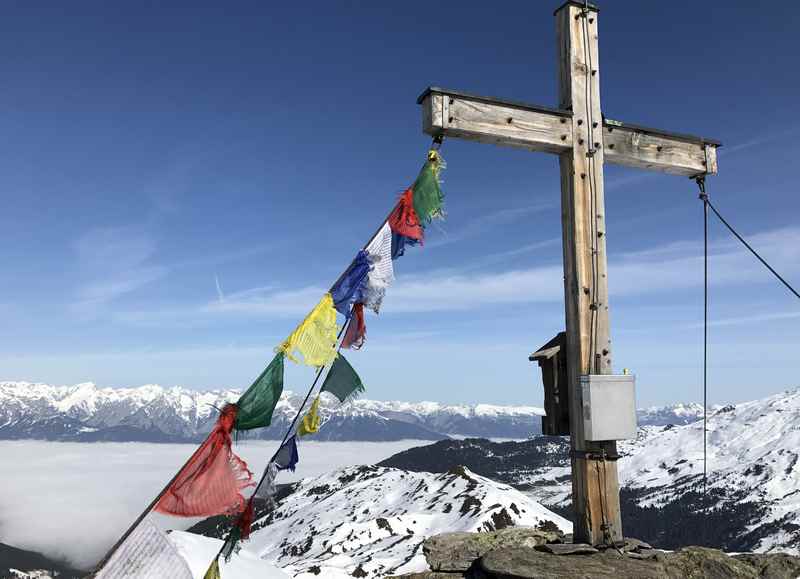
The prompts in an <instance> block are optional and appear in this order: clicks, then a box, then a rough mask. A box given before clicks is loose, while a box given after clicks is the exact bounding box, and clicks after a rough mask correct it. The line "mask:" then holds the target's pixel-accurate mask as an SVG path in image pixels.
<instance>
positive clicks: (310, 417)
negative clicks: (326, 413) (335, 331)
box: [297, 356, 341, 436]
mask: <svg viewBox="0 0 800 579" xmlns="http://www.w3.org/2000/svg"><path fill="white" fill-rule="evenodd" d="M339 357H341V356H339ZM337 360H338V358H337ZM335 363H336V360H334V364H335ZM318 431H319V396H317V397H316V398H314V402H312V403H311V408H310V409H309V411H308V414H306V415H305V416H303V420H302V421H300V427H299V428H298V429H297V434H298V435H299V436H306V435H308V434H314V433H315V432H318Z"/></svg>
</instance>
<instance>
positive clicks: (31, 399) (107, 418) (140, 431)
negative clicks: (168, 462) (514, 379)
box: [0, 382, 542, 442]
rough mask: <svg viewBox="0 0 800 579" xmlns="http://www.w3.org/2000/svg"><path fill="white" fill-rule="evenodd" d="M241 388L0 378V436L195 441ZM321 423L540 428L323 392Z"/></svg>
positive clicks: (288, 401)
mask: <svg viewBox="0 0 800 579" xmlns="http://www.w3.org/2000/svg"><path fill="white" fill-rule="evenodd" d="M239 395H240V391H239V390H230V389H228V390H224V389H222V390H211V391H207V392H200V391H196V390H190V389H187V388H181V387H173V388H163V387H161V386H157V385H146V386H141V387H139V388H117V389H115V388H98V387H97V386H95V385H94V384H92V383H85V384H78V385H75V386H50V385H48V384H38V383H30V382H0V439H19V438H35V439H46V440H78V441H97V440H115V441H128V440H136V441H151V442H177V441H184V440H198V439H199V438H201V437H202V436H203V435H204V434H205V433H206V432H208V430H209V429H210V428H211V421H212V420H213V416H214V415H215V414H216V411H215V407H216V408H219V407H220V406H222V405H223V404H224V403H225V402H229V401H235V400H236V399H237V398H238V397H239ZM301 402H302V398H301V397H300V396H298V395H296V394H294V393H292V392H290V391H286V392H284V394H283V396H282V397H281V400H280V401H279V403H278V406H277V407H276V409H275V414H274V417H273V423H272V425H271V426H270V428H266V429H261V430H259V431H258V432H257V434H256V435H257V436H259V437H260V438H267V439H275V438H282V436H283V433H284V432H285V429H286V427H287V426H288V424H289V422H290V421H291V419H292V418H293V416H294V413H295V412H296V410H297V407H298V406H299V404H300V403H301ZM321 414H322V418H323V420H324V421H325V422H326V424H325V426H323V428H322V430H321V431H320V432H319V434H318V435H317V437H316V438H317V440H366V441H383V440H401V439H420V440H437V439H440V438H445V437H446V436H449V435H457V436H488V437H498V438H525V437H527V436H529V435H531V434H534V433H536V432H538V431H539V426H540V421H539V418H538V417H539V416H540V415H541V414H542V410H541V409H540V408H536V407H533V406H490V405H486V404H478V405H475V406H469V405H446V404H439V403H436V402H420V403H408V402H379V401H374V400H363V399H362V400H355V401H353V402H351V403H349V404H346V405H340V404H339V403H338V401H336V400H334V399H332V398H328V397H327V396H326V397H323V402H322V408H321Z"/></svg>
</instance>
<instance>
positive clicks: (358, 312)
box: [342, 302, 367, 350]
mask: <svg viewBox="0 0 800 579" xmlns="http://www.w3.org/2000/svg"><path fill="white" fill-rule="evenodd" d="M366 339H367V325H366V324H365V323H364V304H362V303H361V302H359V303H357V304H355V305H354V306H353V311H352V313H351V318H350V323H349V324H347V331H346V332H345V333H344V338H343V339H342V348H352V349H353V350H360V349H361V346H363V345H364V340H366Z"/></svg>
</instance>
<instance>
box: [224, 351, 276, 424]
mask: <svg viewBox="0 0 800 579" xmlns="http://www.w3.org/2000/svg"><path fill="white" fill-rule="evenodd" d="M282 392H283V353H282V352H278V353H277V354H275V358H273V360H272V362H270V363H269V366H267V367H266V369H265V370H264V371H263V372H262V373H261V375H260V376H259V377H258V378H257V379H256V381H255V382H253V384H252V386H250V388H248V389H247V390H246V391H245V393H244V394H242V396H241V398H239V400H238V401H237V402H236V406H237V407H238V412H237V413H236V425H235V427H236V430H250V429H252V428H261V427H265V426H269V425H270V423H271V422H272V413H273V412H274V411H275V406H276V405H277V404H278V400H279V399H280V397H281V393H282Z"/></svg>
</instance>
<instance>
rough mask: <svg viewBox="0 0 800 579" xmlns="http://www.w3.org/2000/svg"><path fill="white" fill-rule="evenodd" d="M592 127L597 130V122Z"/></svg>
mask: <svg viewBox="0 0 800 579" xmlns="http://www.w3.org/2000/svg"><path fill="white" fill-rule="evenodd" d="M592 127H593V128H595V129H596V128H597V121H595V122H593V123H592Z"/></svg>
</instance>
